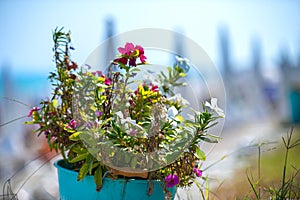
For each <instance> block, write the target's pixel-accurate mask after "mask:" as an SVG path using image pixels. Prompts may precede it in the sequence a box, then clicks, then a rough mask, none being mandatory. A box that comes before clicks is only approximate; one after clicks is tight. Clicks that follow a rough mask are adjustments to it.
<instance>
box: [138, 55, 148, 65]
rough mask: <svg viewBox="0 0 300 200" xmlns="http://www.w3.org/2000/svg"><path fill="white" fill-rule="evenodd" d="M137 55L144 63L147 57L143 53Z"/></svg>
mask: <svg viewBox="0 0 300 200" xmlns="http://www.w3.org/2000/svg"><path fill="white" fill-rule="evenodd" d="M139 57H140V60H141V62H142V63H146V59H147V57H146V56H145V55H144V54H142V55H140V56H139Z"/></svg>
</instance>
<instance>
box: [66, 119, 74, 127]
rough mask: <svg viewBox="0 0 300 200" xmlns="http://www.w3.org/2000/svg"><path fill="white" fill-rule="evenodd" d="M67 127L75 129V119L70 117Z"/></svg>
mask: <svg viewBox="0 0 300 200" xmlns="http://www.w3.org/2000/svg"><path fill="white" fill-rule="evenodd" d="M67 128H72V129H75V128H76V121H75V119H72V120H71V121H70V122H69V123H68V125H67Z"/></svg>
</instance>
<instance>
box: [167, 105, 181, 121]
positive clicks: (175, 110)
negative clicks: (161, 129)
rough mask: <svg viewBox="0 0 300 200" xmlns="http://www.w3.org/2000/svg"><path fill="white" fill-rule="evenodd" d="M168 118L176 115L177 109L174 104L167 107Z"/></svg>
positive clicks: (173, 117)
mask: <svg viewBox="0 0 300 200" xmlns="http://www.w3.org/2000/svg"><path fill="white" fill-rule="evenodd" d="M167 114H168V118H169V119H172V120H174V119H175V117H176V115H178V110H177V109H176V108H175V106H172V107H170V108H169V109H168V112H167Z"/></svg>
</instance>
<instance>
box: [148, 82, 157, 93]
mask: <svg viewBox="0 0 300 200" xmlns="http://www.w3.org/2000/svg"><path fill="white" fill-rule="evenodd" d="M149 89H150V90H151V91H152V92H159V90H158V86H157V85H152V83H150V85H149Z"/></svg>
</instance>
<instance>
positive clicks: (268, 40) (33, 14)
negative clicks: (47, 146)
mask: <svg viewBox="0 0 300 200" xmlns="http://www.w3.org/2000/svg"><path fill="white" fill-rule="evenodd" d="M108 18H112V19H114V21H115V24H116V26H115V33H116V34H119V33H123V32H126V31H131V30H134V29H140V28H163V29H168V30H176V31H179V32H181V33H182V34H184V35H185V36H186V37H189V38H190V39H192V40H194V41H195V42H196V43H197V44H199V45H200V46H201V47H202V48H203V49H204V50H205V51H206V52H207V54H208V56H209V57H210V58H211V59H212V60H213V61H214V62H215V64H216V65H220V55H219V48H218V47H219V46H218V45H219V43H218V42H219V38H218V30H219V29H220V28H221V27H226V29H227V30H228V33H229V39H230V48H231V54H232V60H233V62H234V64H235V65H236V66H238V67H241V68H242V67H247V63H248V62H249V61H250V60H251V41H252V40H254V39H255V40H258V41H261V46H262V51H263V55H262V56H263V58H264V62H265V65H267V66H272V65H274V64H275V63H276V59H277V57H278V54H279V52H280V50H281V49H286V50H288V51H289V52H290V54H291V56H292V57H293V58H295V59H296V57H297V56H299V55H300V45H299V44H300V21H299V20H297V19H300V3H299V1H297V0H287V1H283V0H282V1H279V0H275V1H271V0H263V1H259V0H252V1H237V0H228V1H221V0H212V1H203V0H200V1H196V0H186V1H179V0H164V1H161V0H152V1H146V0H127V1H122V0H113V1H103V0H97V1H92V0H87V1H79V0H73V1H71V0H64V1H60V0H51V1H50V0H45V1H37V0H28V1H21V0H1V1H0V30H1V37H0V66H4V67H10V68H12V70H13V71H19V72H30V73H34V72H40V71H41V72H44V71H49V70H51V69H52V68H53V63H52V50H51V48H52V45H53V44H52V38H51V37H52V35H51V33H52V31H53V30H54V29H55V27H62V26H64V27H65V29H66V30H71V32H72V39H73V45H74V46H75V48H76V51H75V52H74V53H73V59H74V60H76V61H77V62H78V63H82V62H83V61H84V60H85V59H86V58H87V56H88V55H89V53H90V52H91V51H93V49H94V48H96V46H97V45H99V44H100V43H101V42H102V41H103V40H104V38H105V30H104V28H105V20H106V19H108Z"/></svg>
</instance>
